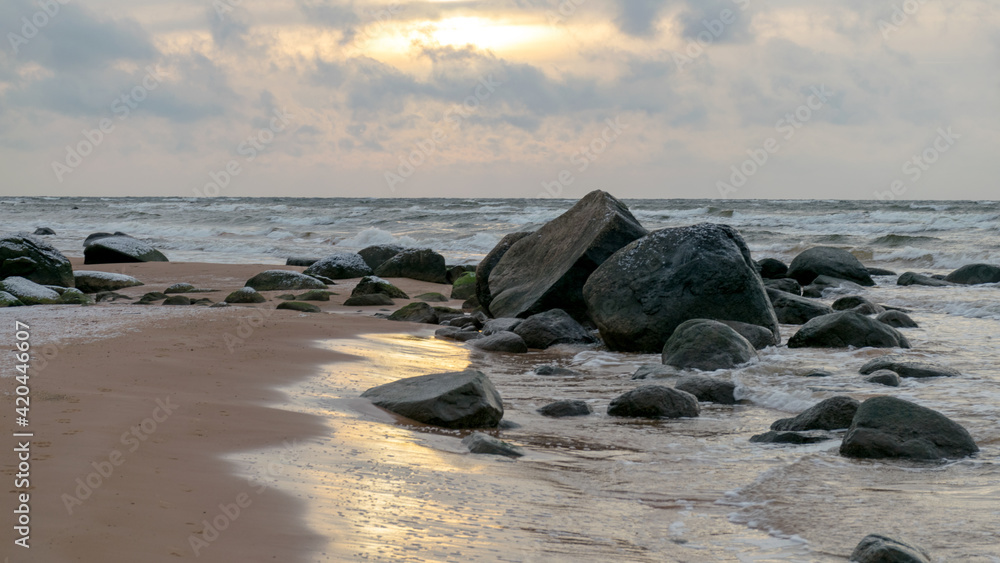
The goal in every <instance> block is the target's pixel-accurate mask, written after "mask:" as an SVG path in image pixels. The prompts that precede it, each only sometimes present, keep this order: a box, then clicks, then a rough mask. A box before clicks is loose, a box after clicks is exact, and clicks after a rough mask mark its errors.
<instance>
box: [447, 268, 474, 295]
mask: <svg viewBox="0 0 1000 563" xmlns="http://www.w3.org/2000/svg"><path fill="white" fill-rule="evenodd" d="M475 294H476V274H475V272H466V273H464V274H462V277H460V278H458V279H457V280H455V283H454V284H452V286H451V298H452V299H462V300H465V299H468V298H470V297H472V296H474V295H475Z"/></svg>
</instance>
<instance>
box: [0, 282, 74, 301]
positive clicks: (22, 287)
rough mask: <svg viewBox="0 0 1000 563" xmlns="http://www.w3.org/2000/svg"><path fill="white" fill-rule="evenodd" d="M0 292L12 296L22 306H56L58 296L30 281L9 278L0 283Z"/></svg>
mask: <svg viewBox="0 0 1000 563" xmlns="http://www.w3.org/2000/svg"><path fill="white" fill-rule="evenodd" d="M0 291H4V292H6V293H8V294H10V295H13V296H14V297H15V298H17V300H18V301H20V302H21V303H22V304H24V305H58V304H59V303H60V301H59V298H60V295H59V294H58V293H57V292H55V291H53V290H51V289H49V288H47V287H45V286H44V285H39V284H37V283H35V282H33V281H31V280H28V279H25V278H22V277H20V276H11V277H9V278H7V279H5V280H3V281H0Z"/></svg>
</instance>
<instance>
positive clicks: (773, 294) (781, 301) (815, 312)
mask: <svg viewBox="0 0 1000 563" xmlns="http://www.w3.org/2000/svg"><path fill="white" fill-rule="evenodd" d="M767 297H768V299H770V300H771V306H772V307H773V308H774V314H775V315H776V316H777V317H778V322H780V323H782V324H788V325H801V324H805V323H807V322H809V320H810V319H815V318H816V317H822V316H823V315H829V314H830V313H833V309H832V308H830V307H829V306H827V305H824V304H823V303H819V302H818V301H813V300H811V299H807V298H805V297H798V296H796V295H791V294H788V293H785V292H783V291H777V290H774V289H768V290H767Z"/></svg>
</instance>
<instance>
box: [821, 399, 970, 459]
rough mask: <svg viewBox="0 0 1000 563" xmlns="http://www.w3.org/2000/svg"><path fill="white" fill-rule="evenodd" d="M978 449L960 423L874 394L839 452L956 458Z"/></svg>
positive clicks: (860, 409)
mask: <svg viewBox="0 0 1000 563" xmlns="http://www.w3.org/2000/svg"><path fill="white" fill-rule="evenodd" d="M978 451H979V447H978V446H976V442H975V441H974V440H973V439H972V436H970V435H969V433H968V431H966V430H965V428H963V427H962V426H961V425H960V424H958V423H957V422H954V421H953V420H951V419H949V418H948V417H946V416H944V415H943V414H941V413H939V412H937V411H934V410H931V409H929V408H926V407H922V406H920V405H917V404H914V403H911V402H909V401H904V400H903V399H897V398H895V397H873V398H871V399H868V400H867V401H865V402H864V403H861V406H860V407H858V412H857V413H856V414H855V415H854V421H853V422H852V423H851V427H850V428H849V429H848V430H847V435H846V436H844V441H843V442H842V443H841V444H840V455H843V456H847V457H856V458H866V459H879V458H902V459H914V460H939V459H945V458H948V459H957V458H962V457H966V456H970V455H972V454H974V453H976V452H978Z"/></svg>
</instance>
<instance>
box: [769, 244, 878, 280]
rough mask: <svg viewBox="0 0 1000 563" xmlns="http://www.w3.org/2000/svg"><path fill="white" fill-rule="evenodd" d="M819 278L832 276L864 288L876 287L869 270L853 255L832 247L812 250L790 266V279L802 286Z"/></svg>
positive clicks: (804, 253) (800, 255) (807, 251)
mask: <svg viewBox="0 0 1000 563" xmlns="http://www.w3.org/2000/svg"><path fill="white" fill-rule="evenodd" d="M817 276H830V277H832V278H839V279H842V280H847V281H852V282H855V283H857V284H860V285H863V286H873V285H875V282H874V281H873V280H872V277H871V275H870V274H869V273H868V269H867V268H865V267H864V265H863V264H861V262H860V261H859V260H858V259H857V258H855V257H854V255H853V254H851V253H850V252H848V251H846V250H843V249H841V248H834V247H832V246H816V247H813V248H810V249H809V250H806V251H804V252H802V253H801V254H799V255H798V256H796V257H795V259H794V260H792V263H791V264H790V265H789V266H788V277H790V278H792V279H794V280H795V281H797V282H799V283H800V284H802V285H806V284H810V283H812V282H813V280H815V279H816V277H817Z"/></svg>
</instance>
